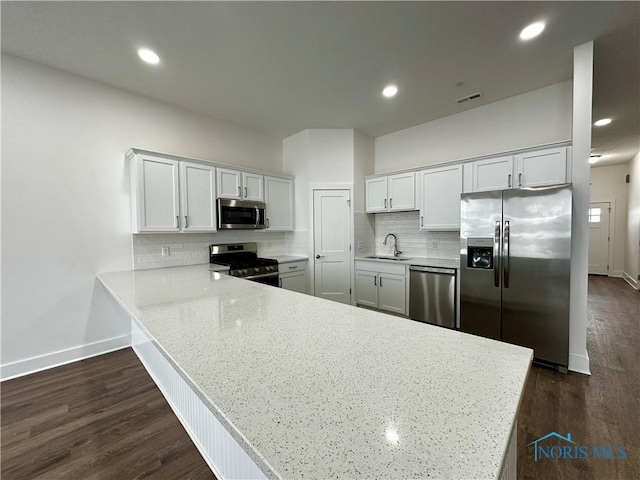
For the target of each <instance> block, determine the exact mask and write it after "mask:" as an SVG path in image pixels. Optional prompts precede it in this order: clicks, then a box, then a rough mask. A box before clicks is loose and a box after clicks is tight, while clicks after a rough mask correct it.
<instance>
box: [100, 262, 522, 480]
mask: <svg viewBox="0 0 640 480" xmlns="http://www.w3.org/2000/svg"><path fill="white" fill-rule="evenodd" d="M98 278H99V279H100V281H101V282H102V283H103V285H105V287H106V288H107V290H109V291H110V292H111V293H112V295H113V296H114V297H115V298H116V299H117V300H118V301H119V302H120V304H121V305H122V306H123V307H124V308H125V309H126V310H127V311H128V312H129V313H130V315H132V316H133V317H134V319H135V321H136V322H137V323H138V324H139V325H140V326H141V327H142V328H143V329H144V330H145V331H146V332H147V333H148V334H149V335H150V336H151V337H152V339H153V340H154V341H155V343H156V344H157V345H158V346H159V347H160V349H161V350H162V351H163V353H164V354H165V356H167V358H168V359H169V360H170V361H171V362H172V363H173V364H174V365H177V366H178V367H179V369H180V370H181V374H182V375H183V377H185V378H188V379H189V380H190V383H192V385H194V386H195V387H196V388H197V389H198V390H199V392H198V394H199V395H200V397H201V398H206V399H208V402H209V407H210V408H211V410H212V411H213V412H214V414H216V416H218V418H222V419H223V420H222V421H223V422H224V425H225V427H226V428H227V429H228V430H229V432H230V433H231V434H232V435H234V437H235V438H236V440H237V441H238V443H239V444H240V445H241V446H242V447H243V448H244V449H245V450H246V451H247V453H248V454H249V455H250V456H251V457H252V458H253V459H254V461H256V464H257V465H258V466H260V468H261V469H263V471H265V474H266V475H267V476H269V477H272V478H274V477H275V478H287V479H289V478H291V479H298V478H316V479H327V478H360V479H373V478H380V479H393V478H450V479H461V478H465V479H471V478H482V479H487V478H497V477H498V475H499V473H500V469H501V464H502V460H503V456H504V453H505V451H506V449H507V445H508V441H509V436H510V434H511V430H512V428H513V426H514V422H515V420H516V415H517V412H518V408H519V405H520V399H521V396H522V392H523V388H524V385H525V381H526V377H527V374H528V371H529V367H530V364H531V360H532V351H531V350H529V349H526V348H522V347H517V346H514V345H509V344H507V343H501V342H496V341H493V340H489V339H485V338H480V337H475V336H472V335H467V334H464V333H460V332H456V331H452V330H449V329H446V328H440V327H437V326H432V325H427V324H424V323H419V322H414V321H411V320H408V319H404V318H399V317H395V316H390V315H385V314H383V313H379V312H375V311H371V310H365V309H361V308H356V307H352V306H348V305H343V304H340V303H335V302H330V301H326V300H323V299H318V298H315V297H312V296H309V295H299V294H296V293H295V292H289V291H287V290H283V289H279V288H274V287H270V286H267V285H262V284H259V283H254V282H249V281H246V280H242V279H237V278H233V277H229V276H227V275H221V274H219V273H215V272H211V271H210V270H209V267H208V265H207V266H205V265H195V266H191V267H175V268H165V269H156V270H143V271H131V272H119V273H105V274H100V275H99V276H98Z"/></svg>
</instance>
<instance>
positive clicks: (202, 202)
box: [180, 162, 216, 232]
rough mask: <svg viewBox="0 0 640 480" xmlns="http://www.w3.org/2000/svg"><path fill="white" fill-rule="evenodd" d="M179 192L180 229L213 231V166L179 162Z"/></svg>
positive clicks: (214, 216) (214, 198) (214, 196)
mask: <svg viewBox="0 0 640 480" xmlns="http://www.w3.org/2000/svg"><path fill="white" fill-rule="evenodd" d="M180 194H181V197H180V210H181V212H180V217H181V218H180V220H181V227H182V228H181V229H182V230H183V231H185V232H215V231H216V209H215V204H216V191H215V168H214V167H211V166H208V165H200V164H197V163H188V162H180Z"/></svg>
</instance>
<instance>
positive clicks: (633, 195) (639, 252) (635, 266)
mask: <svg viewBox="0 0 640 480" xmlns="http://www.w3.org/2000/svg"><path fill="white" fill-rule="evenodd" d="M629 177H630V182H629V196H628V203H627V241H626V250H625V261H624V264H625V265H624V273H625V278H626V279H627V281H629V283H631V284H632V285H635V287H636V288H637V289H639V290H640V277H639V275H640V152H639V153H637V154H636V156H635V157H633V159H632V160H631V162H630V163H629Z"/></svg>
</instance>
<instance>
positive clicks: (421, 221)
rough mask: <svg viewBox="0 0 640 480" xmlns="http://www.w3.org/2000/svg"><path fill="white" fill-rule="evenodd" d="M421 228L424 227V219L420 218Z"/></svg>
mask: <svg viewBox="0 0 640 480" xmlns="http://www.w3.org/2000/svg"><path fill="white" fill-rule="evenodd" d="M420 226H421V227H424V217H420Z"/></svg>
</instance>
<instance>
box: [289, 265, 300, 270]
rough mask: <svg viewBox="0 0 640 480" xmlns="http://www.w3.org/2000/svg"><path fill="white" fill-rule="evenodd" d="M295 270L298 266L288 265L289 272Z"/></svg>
mask: <svg viewBox="0 0 640 480" xmlns="http://www.w3.org/2000/svg"><path fill="white" fill-rule="evenodd" d="M296 268H298V265H290V266H289V270H295V269H296Z"/></svg>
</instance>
